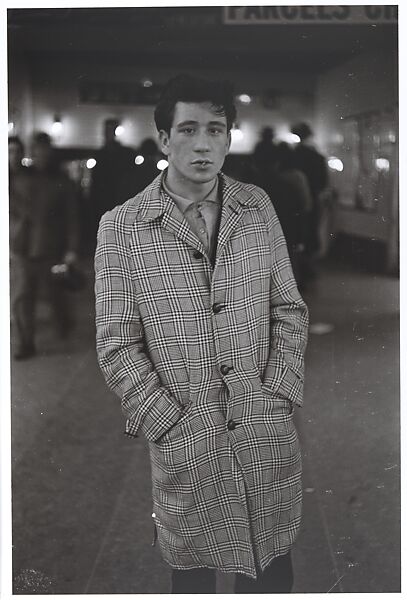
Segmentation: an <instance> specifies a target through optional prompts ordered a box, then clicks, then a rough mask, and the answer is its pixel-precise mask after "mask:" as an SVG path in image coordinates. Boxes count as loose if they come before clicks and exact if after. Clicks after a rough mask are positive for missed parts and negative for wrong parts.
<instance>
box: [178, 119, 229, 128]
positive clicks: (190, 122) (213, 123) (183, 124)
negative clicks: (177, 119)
mask: <svg viewBox="0 0 407 600" xmlns="http://www.w3.org/2000/svg"><path fill="white" fill-rule="evenodd" d="M186 125H198V121H192V120H191V121H181V123H177V125H176V127H185V126H186ZM208 125H216V126H217V127H223V128H224V129H226V125H225V123H222V121H209V123H208Z"/></svg>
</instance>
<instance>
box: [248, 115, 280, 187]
mask: <svg viewBox="0 0 407 600" xmlns="http://www.w3.org/2000/svg"><path fill="white" fill-rule="evenodd" d="M276 159H277V144H276V143H275V142H274V129H273V128H272V127H264V128H263V129H262V131H261V139H260V141H259V142H257V144H256V146H255V148H254V151H253V154H252V166H253V175H254V182H255V183H256V185H259V186H260V187H264V186H265V182H267V180H268V177H269V174H270V170H271V169H273V168H274V165H275V161H276Z"/></svg>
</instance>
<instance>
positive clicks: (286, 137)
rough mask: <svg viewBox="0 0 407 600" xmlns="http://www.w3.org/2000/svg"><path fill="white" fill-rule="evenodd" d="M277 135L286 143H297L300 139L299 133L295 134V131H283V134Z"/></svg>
mask: <svg viewBox="0 0 407 600" xmlns="http://www.w3.org/2000/svg"><path fill="white" fill-rule="evenodd" d="M279 137H280V140H281V141H282V142H286V143H287V144H299V143H300V141H301V138H300V136H299V135H297V134H296V133H291V132H287V133H284V134H283V135H280V136H279Z"/></svg>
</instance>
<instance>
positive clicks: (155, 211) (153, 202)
mask: <svg viewBox="0 0 407 600" xmlns="http://www.w3.org/2000/svg"><path fill="white" fill-rule="evenodd" d="M218 177H219V191H220V193H221V195H222V205H223V206H226V205H228V206H231V207H233V206H234V205H238V206H239V205H240V206H241V207H250V206H252V207H254V206H256V205H257V199H256V198H255V197H254V196H253V195H252V194H251V193H250V192H249V191H248V190H247V188H246V186H245V185H244V184H242V183H241V182H240V181H236V180H235V179H231V178H230V177H228V176H227V175H225V174H224V173H222V172H220V173H219V175H218ZM162 178H163V173H160V175H158V176H157V177H156V178H155V179H154V180H153V181H152V182H151V183H150V185H148V186H147V187H146V188H145V190H144V191H143V192H142V193H141V199H140V201H139V205H138V216H139V218H140V219H141V220H142V221H153V220H154V219H157V218H158V217H160V216H162V215H163V214H164V213H165V212H167V211H168V210H169V209H170V207H169V203H168V200H167V199H166V198H165V195H164V194H163V193H162V189H161V183H162ZM238 206H237V207H235V208H238Z"/></svg>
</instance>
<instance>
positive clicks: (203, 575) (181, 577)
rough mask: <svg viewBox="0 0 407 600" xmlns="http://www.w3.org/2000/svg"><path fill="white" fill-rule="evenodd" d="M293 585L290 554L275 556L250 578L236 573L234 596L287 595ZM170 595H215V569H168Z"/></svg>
mask: <svg viewBox="0 0 407 600" xmlns="http://www.w3.org/2000/svg"><path fill="white" fill-rule="evenodd" d="M293 583H294V574H293V567H292V561H291V554H290V552H288V554H284V555H283V556H278V557H276V558H275V559H274V560H273V561H272V562H271V563H270V565H269V566H268V567H266V569H265V570H264V571H263V572H262V573H260V574H259V575H258V576H257V579H252V578H251V577H248V576H246V575H242V574H241V573H236V575H235V582H234V593H235V594H289V593H290V592H291V590H292V587H293ZM171 594H216V570H215V569H208V568H206V567H199V568H197V569H187V570H184V569H172V573H171Z"/></svg>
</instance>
